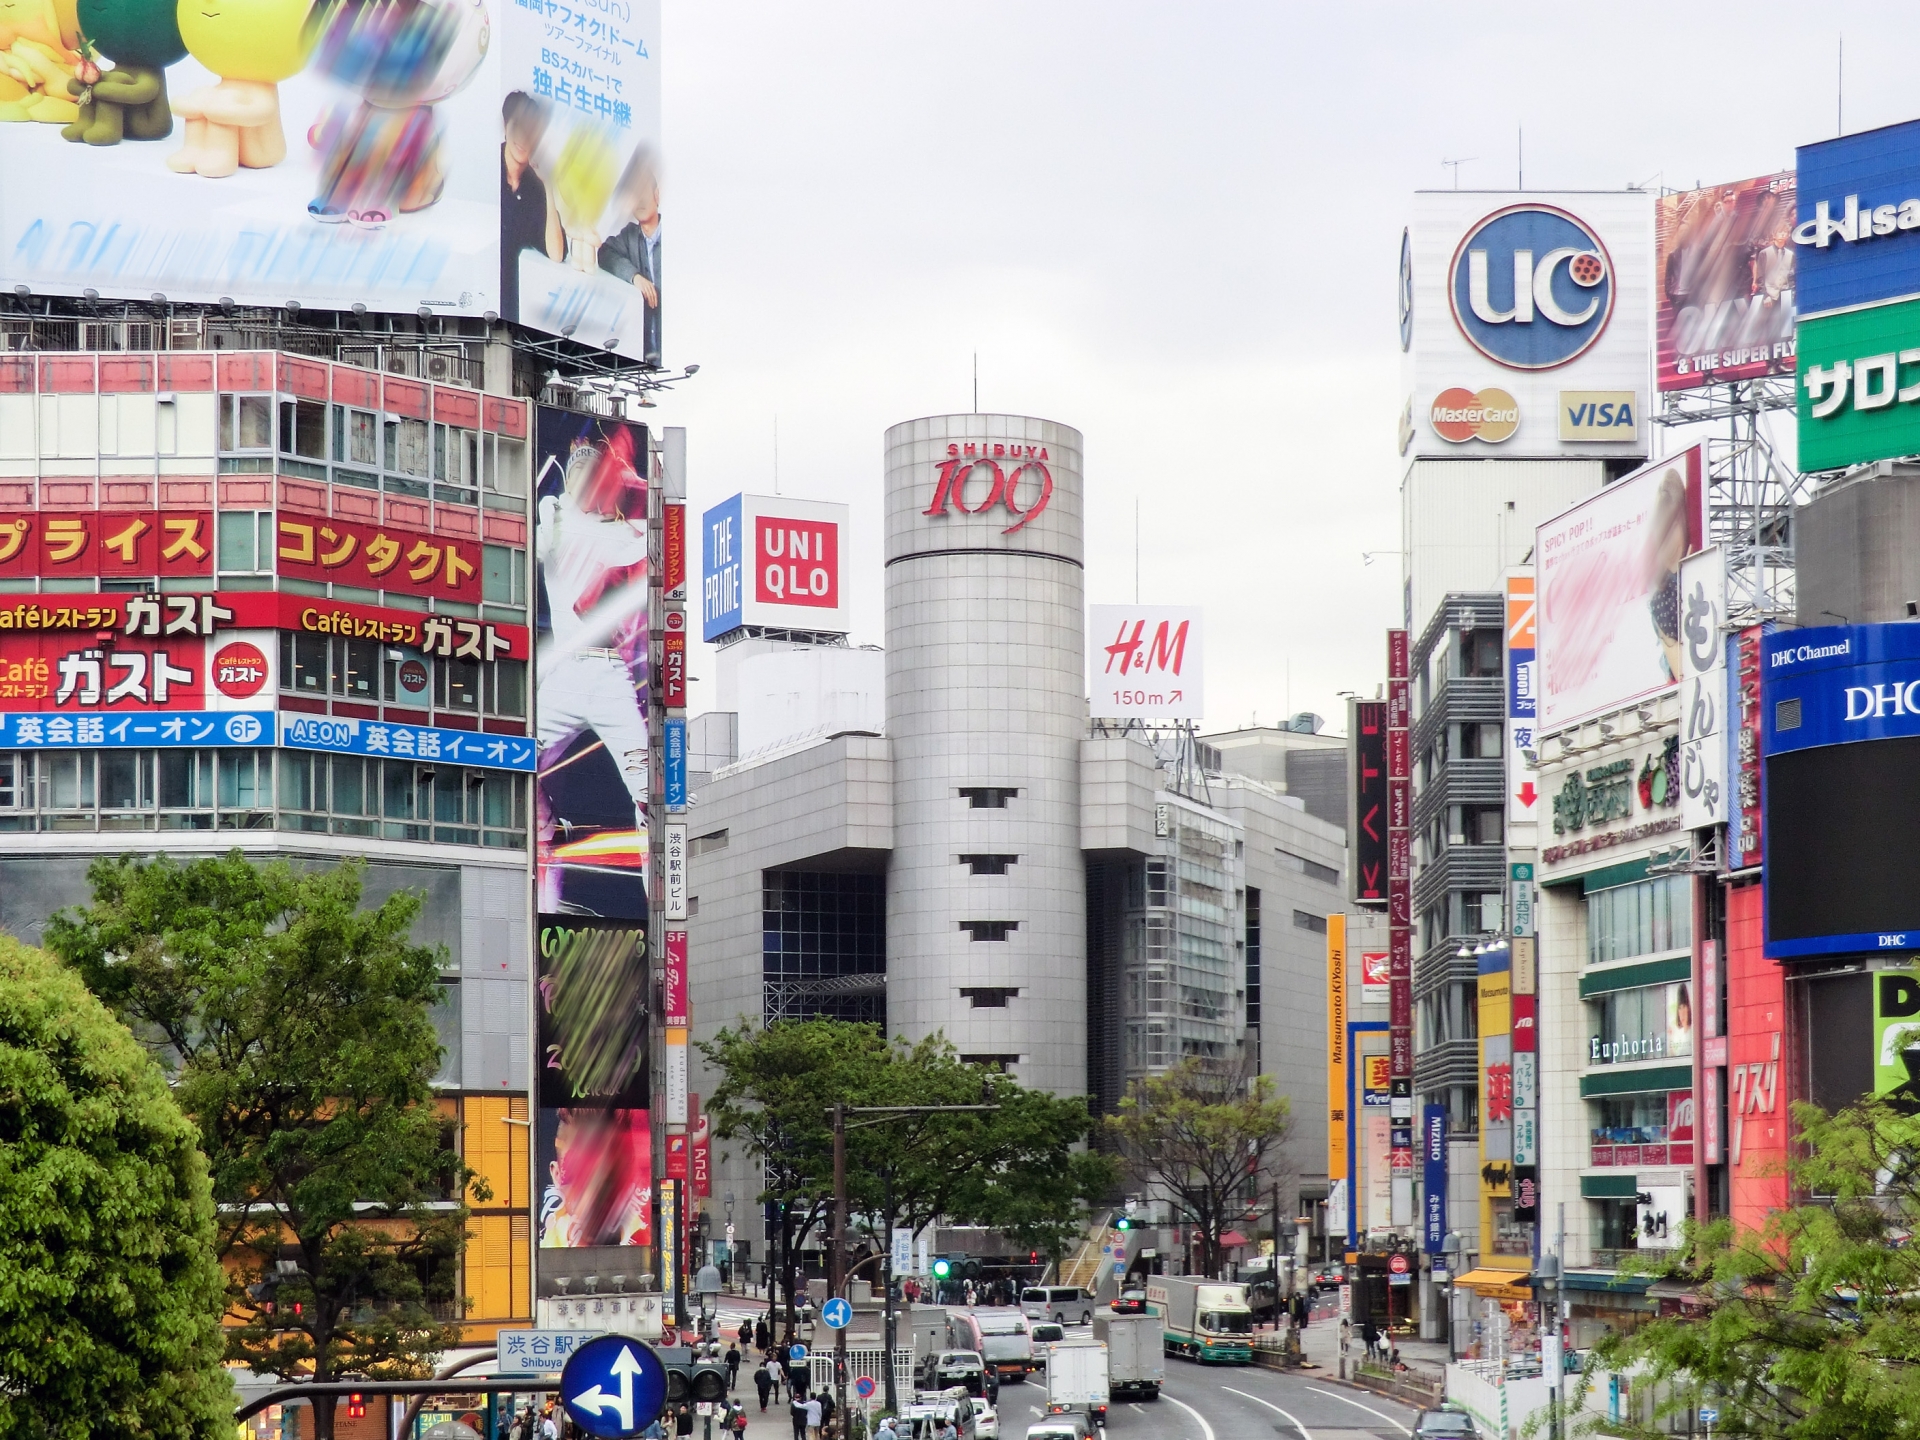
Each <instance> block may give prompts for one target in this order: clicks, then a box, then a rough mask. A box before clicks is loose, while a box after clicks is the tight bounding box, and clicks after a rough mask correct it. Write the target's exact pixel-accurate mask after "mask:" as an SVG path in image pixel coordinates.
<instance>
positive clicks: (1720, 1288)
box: [1578, 1102, 1920, 1440]
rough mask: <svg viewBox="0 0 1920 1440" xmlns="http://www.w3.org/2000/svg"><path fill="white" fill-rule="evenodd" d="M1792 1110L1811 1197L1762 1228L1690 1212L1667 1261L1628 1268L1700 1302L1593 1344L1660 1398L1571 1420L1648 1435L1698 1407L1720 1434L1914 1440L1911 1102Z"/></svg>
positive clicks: (1917, 1161) (1918, 1333)
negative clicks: (1694, 1220) (1683, 1286)
mask: <svg viewBox="0 0 1920 1440" xmlns="http://www.w3.org/2000/svg"><path fill="white" fill-rule="evenodd" d="M1793 1114H1794V1121H1795V1123H1796V1125H1797V1126H1798V1127H1799V1137H1798V1138H1799V1145H1798V1146H1797V1147H1796V1153H1797V1155H1798V1156H1799V1158H1797V1159H1795V1160H1794V1161H1793V1162H1792V1164H1791V1166H1790V1167H1789V1168H1790V1174H1791V1177H1792V1184H1793V1192H1794V1193H1795V1194H1797V1195H1804V1196H1807V1197H1809V1198H1808V1199H1807V1200H1806V1201H1805V1202H1804V1203H1801V1204H1797V1205H1793V1206H1790V1207H1787V1208H1785V1209H1781V1210H1776V1211H1774V1212H1773V1213H1772V1214H1771V1215H1770V1216H1769V1217H1768V1219H1767V1224H1766V1228H1765V1229H1764V1230H1760V1231H1753V1230H1736V1229H1735V1228H1734V1226H1733V1224H1732V1222H1731V1221H1729V1220H1725V1219H1722V1220H1717V1221H1715V1222H1713V1223H1711V1224H1709V1225H1705V1226H1701V1227H1691V1226H1690V1227H1689V1228H1688V1231H1687V1235H1686V1239H1685V1241H1684V1242H1683V1244H1682V1246H1681V1248H1680V1249H1678V1250H1677V1251H1675V1252H1674V1254H1673V1255H1672V1257H1671V1259H1670V1261H1669V1262H1668V1263H1667V1264H1665V1265H1662V1266H1659V1267H1657V1268H1656V1267H1655V1266H1653V1265H1652V1264H1642V1265H1640V1266H1638V1267H1636V1268H1638V1269H1639V1270H1641V1271H1642V1272H1643V1273H1651V1274H1660V1275H1664V1276H1667V1277H1669V1278H1673V1279H1678V1280H1683V1281H1686V1282H1688V1283H1691V1284H1693V1285H1694V1286H1696V1287H1697V1288H1698V1290H1699V1293H1700V1303H1699V1304H1696V1305H1689V1306H1685V1307H1683V1308H1682V1309H1681V1312H1680V1313H1679V1314H1677V1315H1672V1316H1663V1317H1661V1318H1658V1319H1654V1320H1651V1321H1648V1322H1647V1323H1646V1324H1644V1325H1642V1326H1640V1327H1639V1328H1638V1329H1635V1330H1633V1331H1632V1332H1630V1333H1625V1334H1616V1335H1611V1336H1609V1337H1607V1338H1606V1339H1605V1340H1603V1341H1602V1342H1601V1343H1600V1345H1599V1346H1597V1347H1596V1353H1597V1355H1598V1358H1599V1360H1600V1363H1601V1364H1602V1365H1604V1366H1606V1367H1608V1368H1609V1369H1611V1370H1614V1371H1627V1372H1631V1373H1632V1375H1633V1377H1634V1384H1635V1388H1636V1389H1637V1390H1643V1389H1647V1388H1649V1387H1650V1388H1651V1389H1652V1390H1653V1392H1654V1393H1655V1394H1656V1395H1657V1396H1658V1399H1657V1401H1656V1402H1655V1403H1654V1404H1653V1405H1651V1406H1650V1407H1648V1408H1647V1409H1643V1410H1640V1411H1639V1412H1638V1414H1637V1415H1636V1417H1635V1418H1634V1419H1631V1420H1583V1421H1581V1422H1578V1424H1579V1425H1580V1427H1581V1428H1582V1429H1584V1430H1586V1431H1588V1432H1590V1433H1591V1432H1594V1431H1595V1430H1596V1428H1597V1429H1603V1430H1604V1431H1605V1432H1606V1433H1607V1434H1609V1435H1615V1436H1620V1437H1623V1440H1640V1437H1646V1440H1651V1437H1653V1436H1655V1435H1659V1436H1663V1437H1664V1436H1668V1435H1669V1434H1670V1433H1671V1424H1672V1421H1673V1420H1674V1419H1675V1418H1676V1417H1682V1416H1684V1415H1685V1414H1686V1412H1687V1411H1689V1410H1697V1409H1698V1407H1699V1406H1701V1405H1712V1406H1714V1407H1716V1408H1717V1409H1718V1410H1719V1411H1720V1418H1719V1420H1718V1421H1716V1422H1715V1424H1714V1427H1713V1433H1714V1434H1715V1436H1726V1437H1729V1440H1739V1437H1756V1440H1760V1437H1764V1440H1859V1437H1863V1436H1872V1437H1874V1440H1920V1364H1916V1362H1917V1361H1920V1246H1917V1245H1916V1243H1915V1239H1914V1237H1915V1235H1916V1233H1920V1116H1914V1115H1903V1114H1900V1113H1898V1112H1897V1111H1895V1110H1894V1109H1892V1108H1889V1107H1888V1106H1887V1105H1885V1104H1879V1103H1870V1102H1862V1103H1860V1104H1857V1105H1853V1106H1849V1107H1847V1108H1845V1109H1842V1110H1840V1111H1837V1112H1836V1113H1834V1114H1832V1115H1829V1114H1827V1113H1826V1112H1825V1111H1823V1110H1821V1109H1820V1108H1819V1107H1818V1106H1814V1105H1795V1106H1794V1107H1793ZM1683 1428H1684V1426H1683Z"/></svg>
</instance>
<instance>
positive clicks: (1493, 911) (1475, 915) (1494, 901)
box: [1455, 890, 1506, 935]
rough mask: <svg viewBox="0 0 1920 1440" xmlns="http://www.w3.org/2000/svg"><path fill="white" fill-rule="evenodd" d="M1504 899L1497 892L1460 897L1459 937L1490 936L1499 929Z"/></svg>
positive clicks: (1487, 891) (1503, 909)
mask: <svg viewBox="0 0 1920 1440" xmlns="http://www.w3.org/2000/svg"><path fill="white" fill-rule="evenodd" d="M1505 902H1506V897H1505V896H1504V895H1502V894H1501V893H1500V892H1499V891H1498V890H1485V891H1481V892H1479V893H1477V894H1464V895H1462V896H1461V897H1460V928H1459V929H1458V931H1456V932H1455V933H1457V934H1461V935H1491V934H1493V933H1494V932H1496V931H1498V930H1499V929H1500V922H1501V917H1502V916H1503V914H1504V913H1505Z"/></svg>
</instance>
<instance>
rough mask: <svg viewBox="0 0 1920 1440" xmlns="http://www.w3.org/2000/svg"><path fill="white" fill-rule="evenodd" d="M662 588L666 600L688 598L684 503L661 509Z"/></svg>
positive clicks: (665, 506)
mask: <svg viewBox="0 0 1920 1440" xmlns="http://www.w3.org/2000/svg"><path fill="white" fill-rule="evenodd" d="M660 529H661V532H662V533H661V554H660V570H661V574H660V588H661V589H662V590H664V591H665V592H666V595H665V597H664V598H665V599H668V600H684V599H686V598H687V507H686V505H685V503H684V502H682V503H679V504H670V505H662V506H661V507H660Z"/></svg>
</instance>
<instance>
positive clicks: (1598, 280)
mask: <svg viewBox="0 0 1920 1440" xmlns="http://www.w3.org/2000/svg"><path fill="white" fill-rule="evenodd" d="M1447 299H1448V302H1449V303H1450V304H1451V306H1452V308H1453V318H1454V323H1456V324H1457V325H1459V327H1460V333H1461V334H1462V335H1465V336H1466V337H1467V341H1468V343H1469V344H1471V345H1472V346H1473V347H1474V349H1476V350H1478V351H1479V352H1480V353H1481V354H1482V355H1485V356H1486V357H1487V358H1488V359H1489V360H1491V361H1493V362H1494V363H1495V364H1496V365H1504V366H1506V367H1507V368H1508V369H1510V370H1552V369H1554V368H1555V367H1557V366H1560V365H1565V364H1567V363H1568V362H1570V361H1572V360H1575V359H1577V358H1578V357H1579V356H1581V355H1583V354H1585V353H1586V351H1587V350H1588V349H1590V348H1591V347H1592V346H1593V344H1594V342H1595V341H1597V340H1599V338H1600V336H1601V335H1602V333H1604V332H1605V330H1606V328H1607V322H1608V321H1609V320H1611V319H1612V318H1613V302H1614V282H1613V263H1612V261H1611V259H1610V258H1609V257H1608V255H1607V248H1606V246H1604V245H1602V244H1601V243H1600V237H1599V236H1598V235H1597V234H1595V233H1594V232H1593V230H1592V229H1590V228H1589V227H1588V226H1587V224H1586V222H1585V221H1583V220H1580V219H1578V218H1576V217H1575V216H1573V215H1570V214H1568V213H1567V212H1566V211H1565V210H1560V209H1557V208H1555V207H1554V206H1551V205H1512V206H1509V207H1507V208H1506V209H1504V210H1496V211H1495V212H1494V213H1493V214H1491V215H1489V216H1487V217H1486V218H1485V219H1484V220H1482V221H1481V222H1480V223H1479V224H1478V225H1476V226H1474V227H1473V229H1471V230H1469V231H1468V232H1467V236H1466V238H1465V239H1464V240H1462V241H1461V242H1460V248H1459V249H1458V250H1456V251H1455V252H1454V256H1453V270H1452V280H1451V284H1450V285H1449V286H1448V291H1447Z"/></svg>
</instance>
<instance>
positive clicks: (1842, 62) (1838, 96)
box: [1833, 31, 1847, 135]
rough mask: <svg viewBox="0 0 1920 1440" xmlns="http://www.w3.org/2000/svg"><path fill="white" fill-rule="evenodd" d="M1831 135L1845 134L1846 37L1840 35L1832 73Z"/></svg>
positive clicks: (1843, 33) (1842, 34) (1843, 34)
mask: <svg viewBox="0 0 1920 1440" xmlns="http://www.w3.org/2000/svg"><path fill="white" fill-rule="evenodd" d="M1833 133H1834V134H1836V135H1844V134H1846V133H1847V37H1846V34H1845V32H1844V31H1843V32H1842V33H1841V35H1840V59H1839V63H1838V64H1837V66H1836V67H1835V69H1834V72H1833Z"/></svg>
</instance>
